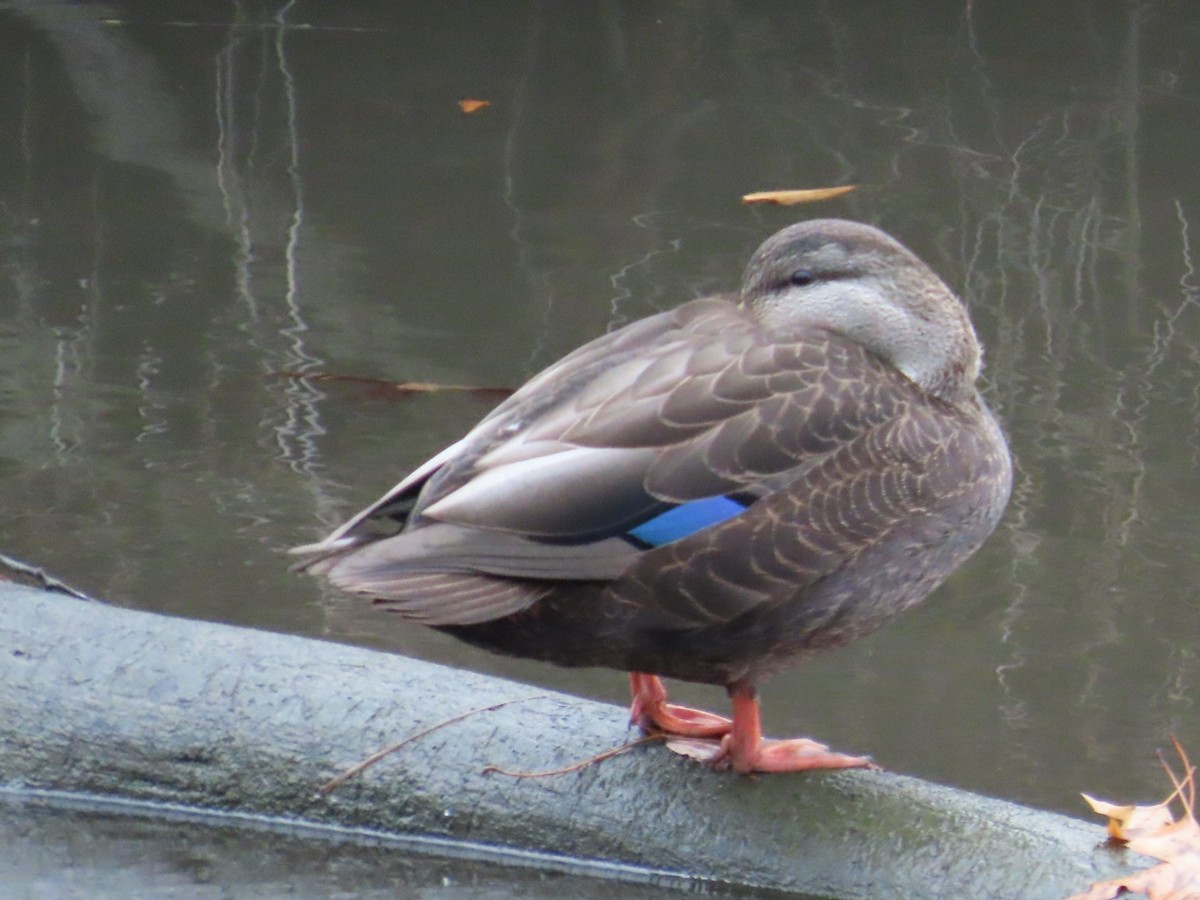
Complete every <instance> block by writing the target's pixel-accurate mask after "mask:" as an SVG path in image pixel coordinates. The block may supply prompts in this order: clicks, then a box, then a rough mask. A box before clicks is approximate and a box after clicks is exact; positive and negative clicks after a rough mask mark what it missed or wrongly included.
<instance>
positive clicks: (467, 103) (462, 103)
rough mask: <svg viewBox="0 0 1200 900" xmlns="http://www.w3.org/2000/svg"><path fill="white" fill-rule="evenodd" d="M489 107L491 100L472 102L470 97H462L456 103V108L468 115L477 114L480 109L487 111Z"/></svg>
mask: <svg viewBox="0 0 1200 900" xmlns="http://www.w3.org/2000/svg"><path fill="white" fill-rule="evenodd" d="M491 105H492V101H491V100H473V99H471V98H470V97H463V98H462V99H461V100H459V101H458V108H459V109H461V110H462V111H463V112H465V113H467V114H468V115H470V114H471V113H473V112H479V111H480V110H481V109H487V108H488V107H489V106H491Z"/></svg>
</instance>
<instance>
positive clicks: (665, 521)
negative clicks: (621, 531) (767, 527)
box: [628, 497, 746, 547]
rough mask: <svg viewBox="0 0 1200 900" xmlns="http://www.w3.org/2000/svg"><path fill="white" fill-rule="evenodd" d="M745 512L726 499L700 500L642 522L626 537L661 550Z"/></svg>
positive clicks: (741, 506)
mask: <svg viewBox="0 0 1200 900" xmlns="http://www.w3.org/2000/svg"><path fill="white" fill-rule="evenodd" d="M745 508H746V505H745V504H744V503H739V502H738V501H737V500H733V499H731V498H729V497H705V498H704V499H703V500H692V501H690V502H688V503H684V504H683V505H681V506H676V507H675V508H674V509H669V510H667V511H666V512H665V513H662V514H661V515H657V516H655V517H654V518H653V519H650V520H649V521H648V522H643V523H642V524H641V525H639V526H638V527H637V528H631V529H630V530H629V532H628V534H629V536H630V537H631V538H633V539H635V540H637V541H641V542H642V543H643V544H649V545H650V546H651V547H661V546H662V545H663V544H669V543H671V542H672V541H677V540H679V539H680V538H685V537H687V536H688V535H692V534H695V533H696V532H697V531H701V530H703V529H705V528H708V527H709V526H710V525H716V524H717V523H718V522H724V521H725V520H726V519H732V518H733V517H734V516H736V515H737V514H738V513H740V512H742V511H743V510H744V509H745Z"/></svg>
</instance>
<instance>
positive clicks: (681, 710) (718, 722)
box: [629, 672, 733, 738]
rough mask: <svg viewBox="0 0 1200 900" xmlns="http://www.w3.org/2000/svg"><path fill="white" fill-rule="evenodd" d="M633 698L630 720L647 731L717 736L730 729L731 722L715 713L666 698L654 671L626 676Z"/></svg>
mask: <svg viewBox="0 0 1200 900" xmlns="http://www.w3.org/2000/svg"><path fill="white" fill-rule="evenodd" d="M629 686H630V689H631V691H632V693H633V702H632V704H630V707H629V721H630V722H631V723H632V724H634V725H637V726H638V727H639V728H641V729H642V730H643V731H646V732H659V733H663V734H671V735H679V736H680V737H686V738H717V737H721V736H722V735H726V734H728V733H729V732H730V731H731V730H732V729H733V722H732V721H731V720H729V719H726V718H725V717H724V716H718V715H717V714H716V713H710V712H705V711H704V710H702V709H692V708H691V707H690V706H678V705H676V704H674V703H668V702H667V690H666V688H665V687H663V683H662V681H661V680H660V679H659V678H658V676H657V675H646V674H644V673H642V672H633V673H631V674H630V676H629Z"/></svg>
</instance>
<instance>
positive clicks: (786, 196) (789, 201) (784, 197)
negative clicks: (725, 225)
mask: <svg viewBox="0 0 1200 900" xmlns="http://www.w3.org/2000/svg"><path fill="white" fill-rule="evenodd" d="M856 187H858V185H856V184H843V185H839V186H838V187H827V188H804V189H801V190H792V191H759V192H758V193H755V194H746V195H745V196H744V197H742V202H743V203H773V204H775V205H777V206H795V205H796V204H797V203H816V202H817V201H818V200H832V199H833V198H834V197H840V196H842V194H848V193H850V192H851V191H852V190H854V189H855V188H856Z"/></svg>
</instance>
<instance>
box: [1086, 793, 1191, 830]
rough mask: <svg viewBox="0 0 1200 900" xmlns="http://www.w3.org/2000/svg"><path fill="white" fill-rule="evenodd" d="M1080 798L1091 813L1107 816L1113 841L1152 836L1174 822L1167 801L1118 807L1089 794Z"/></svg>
mask: <svg viewBox="0 0 1200 900" xmlns="http://www.w3.org/2000/svg"><path fill="white" fill-rule="evenodd" d="M1080 796H1081V797H1083V799H1084V800H1086V801H1087V802H1088V805H1089V806H1091V808H1092V809H1093V811H1095V812H1097V813H1099V814H1100V815H1102V816H1108V833H1109V835H1110V836H1111V837H1112V838H1113V839H1114V840H1118V841H1129V840H1132V839H1133V838H1136V837H1137V836H1138V835H1144V834H1152V833H1153V832H1155V831H1157V830H1158V829H1160V828H1163V827H1165V826H1167V825H1170V824H1171V823H1172V822H1174V821H1175V817H1174V816H1173V815H1171V807H1170V801H1169V800H1168V801H1167V802H1164V803H1155V804H1154V805H1153V806H1120V805H1118V804H1116V803H1109V802H1108V801H1107V800H1099V799H1097V798H1096V797H1092V796H1091V795H1089V794H1080Z"/></svg>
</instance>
